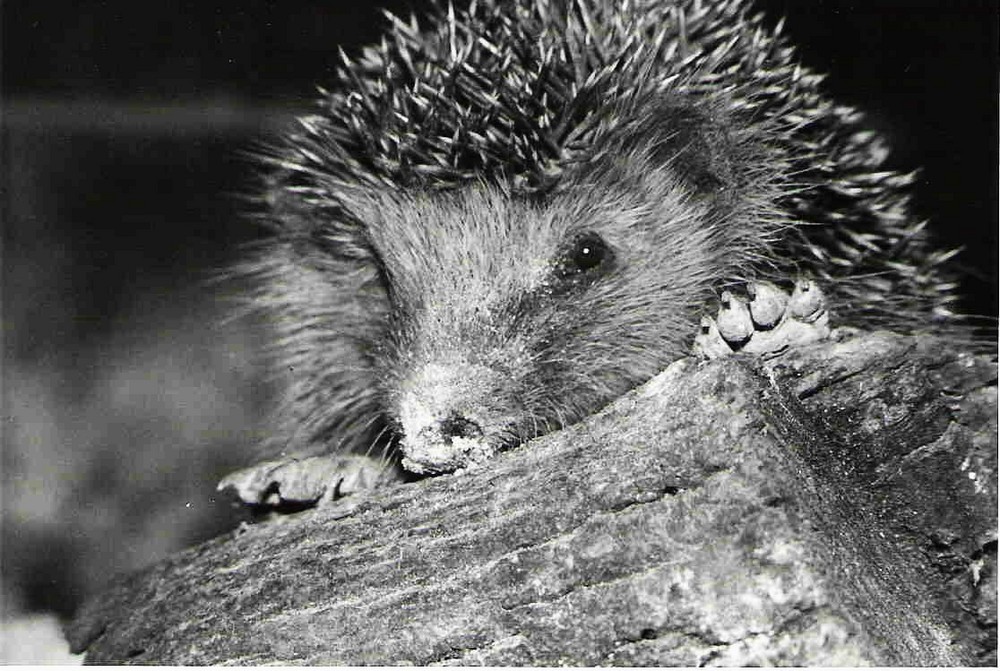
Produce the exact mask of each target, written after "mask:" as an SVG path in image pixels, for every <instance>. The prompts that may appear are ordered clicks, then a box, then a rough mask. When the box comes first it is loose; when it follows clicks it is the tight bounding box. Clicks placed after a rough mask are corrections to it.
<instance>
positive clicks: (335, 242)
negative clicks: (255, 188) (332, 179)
mask: <svg viewBox="0 0 1000 671" xmlns="http://www.w3.org/2000/svg"><path fill="white" fill-rule="evenodd" d="M297 177H298V179H297ZM266 180H267V182H266V189H265V204H266V207H267V209H268V211H269V219H270V220H271V221H272V223H273V228H274V230H275V233H276V234H277V237H278V238H279V239H283V240H285V241H286V242H288V243H290V244H291V246H292V248H293V249H295V250H297V251H298V252H299V254H300V255H301V256H302V257H303V258H310V257H312V256H313V255H314V254H316V253H317V252H318V253H320V254H321V255H322V256H325V257H339V258H343V259H366V258H368V257H369V256H370V244H369V240H368V232H367V226H366V224H365V219H364V218H363V217H362V216H359V215H358V214H356V213H355V212H354V211H352V209H351V207H350V203H351V202H352V201H351V200H350V199H349V198H347V196H346V194H347V192H346V191H344V192H342V193H337V194H336V195H333V194H324V193H323V192H322V191H321V190H319V189H317V188H316V186H315V185H314V184H310V183H304V182H303V180H302V179H301V177H299V176H298V175H297V173H294V172H292V171H289V170H282V171H277V172H275V173H272V174H271V175H268V176H267V177H266Z"/></svg>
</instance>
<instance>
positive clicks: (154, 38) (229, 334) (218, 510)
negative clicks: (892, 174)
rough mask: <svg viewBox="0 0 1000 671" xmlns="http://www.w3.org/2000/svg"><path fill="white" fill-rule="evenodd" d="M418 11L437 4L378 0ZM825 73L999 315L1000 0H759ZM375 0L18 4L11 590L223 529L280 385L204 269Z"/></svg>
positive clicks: (83, 573)
mask: <svg viewBox="0 0 1000 671" xmlns="http://www.w3.org/2000/svg"><path fill="white" fill-rule="evenodd" d="M382 4H384V5H385V6H387V7H391V8H392V9H393V10H395V11H402V12H403V13H406V11H407V8H409V7H410V6H415V7H417V9H418V11H419V6H420V3H418V2H412V3H402V2H392V3H382ZM758 6H759V7H760V8H761V9H763V10H765V11H766V12H767V13H768V15H769V17H770V18H771V19H772V20H776V19H777V18H778V17H780V16H781V15H784V16H786V17H787V21H786V24H785V31H786V34H787V35H788V36H789V37H790V39H791V41H792V42H793V43H794V44H796V45H798V46H799V49H800V51H799V53H800V55H801V59H802V61H803V62H804V63H805V64H806V65H808V66H810V67H812V68H813V69H815V70H818V71H821V72H827V73H829V75H830V76H829V79H828V80H827V91H828V92H829V93H830V94H831V95H832V96H833V97H835V98H837V99H839V100H841V101H843V102H847V103H851V104H853V105H855V106H857V107H860V108H863V109H864V110H866V111H867V112H868V113H869V123H870V124H871V125H872V126H874V127H876V128H877V129H879V130H880V131H881V132H883V133H884V134H885V135H886V136H888V138H889V139H890V142H891V144H892V146H893V148H894V153H893V154H892V157H891V163H892V165H893V166H894V167H897V168H901V169H905V170H909V169H912V168H917V167H922V168H923V172H922V173H921V177H920V181H919V185H918V188H917V189H916V192H915V198H914V203H915V209H916V210H917V211H918V212H919V213H920V214H921V215H922V216H925V217H927V218H929V219H930V220H931V222H932V228H933V229H934V230H935V232H936V235H937V236H938V238H939V240H940V244H941V245H942V246H946V247H951V246H958V245H964V246H965V248H966V249H965V252H964V253H963V254H962V255H961V257H960V262H959V264H958V268H959V269H960V271H961V272H962V290H963V292H964V294H965V296H966V297H967V298H966V302H965V304H964V306H963V307H964V309H965V311H966V312H968V313H971V314H979V315H985V316H992V317H995V316H996V309H997V211H998V210H997V207H998V205H997V185H998V175H997V146H998V138H997V78H998V67H997V65H998V63H997V61H998V58H997V53H998V43H997V24H998V12H997V3H996V2H994V1H992V0H991V1H982V2H974V1H960V0H950V1H946V2H931V1H928V0H924V1H922V2H913V1H909V2H903V1H895V2H890V1H888V0H881V1H877V2H876V1H871V0H868V1H861V0H858V1H857V2H847V1H842V2H834V1H832V0H827V1H810V2H806V1H802V0H766V1H763V2H758ZM381 22H382V19H381V16H380V14H379V12H378V11H377V9H375V8H374V7H370V6H368V5H365V4H363V3H360V2H357V1H356V0H355V1H352V2H333V1H330V2H320V1H318V0H314V1H299V2H292V1H284V2H280V3H279V2H268V1H263V0H242V1H240V2H235V1H230V2H221V1H215V2H211V1H203V2H174V3H149V4H147V3H140V2H136V1H135V0H110V1H104V2H80V3H51V2H49V3H40V2H30V1H29V0H20V1H16V0H15V1H11V2H6V3H3V16H2V36H0V44H2V48H3V54H2V58H3V60H2V65H3V82H2V93H3V105H4V106H3V134H2V151H3V154H2V159H3V181H2V188H3V200H2V206H3V210H2V216H3V274H2V280H3V285H2V291H3V295H2V298H3V323H4V330H3V337H4V345H3V353H4V362H3V363H4V369H3V384H4V390H3V391H4V397H3V403H4V407H3V418H4V423H3V427H4V432H3V464H2V465H3V485H4V487H3V518H2V519H3V528H2V531H3V538H2V541H3V543H2V562H3V563H2V567H0V568H2V574H0V577H2V580H3V595H2V596H3V600H4V603H5V608H6V609H7V611H8V614H11V613H18V612H31V611H38V610H49V611H55V612H58V613H61V614H67V613H69V612H71V611H72V609H73V608H74V607H75V606H76V605H77V603H78V601H79V599H80V598H81V597H82V596H83V595H84V594H86V593H88V592H90V591H92V590H94V589H96V588H98V587H100V585H102V584H103V583H105V582H106V581H107V580H109V579H110V578H111V576H112V575H113V574H114V573H115V572H116V571H125V570H131V569H134V568H136V567H138V566H141V565H143V564H145V563H148V562H150V561H154V560H156V559H159V558H161V557H162V556H164V555H165V554H166V553H169V552H171V551H173V550H176V549H178V548H180V547H183V546H185V545H188V544H190V543H193V542H196V541H198V540H200V539H203V538H206V537H209V536H211V535H214V534H216V533H219V532H221V531H222V530H224V529H227V528H230V527H231V526H232V525H233V524H235V523H236V522H237V521H238V520H239V519H240V518H241V517H240V516H241V513H240V511H238V510H236V509H235V508H234V507H233V506H232V504H231V503H230V502H229V501H228V499H227V498H226V497H224V496H221V497H216V495H215V493H214V489H213V483H214V482H215V481H216V480H217V479H218V478H219V477H220V476H221V475H223V474H225V473H226V472H227V471H228V470H231V469H233V468H235V467H238V466H240V465H243V464H246V463H247V462H249V461H251V460H252V450H251V448H250V447H249V446H251V445H253V444H254V443H255V442H256V438H257V436H258V435H260V432H261V431H263V424H262V422H261V417H262V416H263V409H264V408H265V407H266V402H267V399H268V394H269V389H268V386H267V383H266V381H265V380H263V379H261V377H260V372H259V371H258V370H257V368H256V367H255V366H254V363H253V362H254V361H255V357H256V356H257V354H258V351H259V348H260V335H259V332H258V331H257V330H256V329H255V328H254V325H253V324H252V323H248V322H243V323H232V322H225V321H224V320H222V315H224V314H225V313H226V310H227V308H226V301H227V300H228V295H227V294H228V292H231V291H232V290H233V289H232V287H227V288H224V289H220V288H219V287H218V286H217V285H212V284H206V278H208V277H210V275H211V272H212V271H213V269H217V268H220V267H224V266H225V264H226V263H228V262H229V261H231V260H232V259H233V258H235V257H236V256H237V255H238V253H239V252H238V249H239V245H240V243H242V242H245V241H248V240H251V239H253V238H254V237H255V236H256V235H257V231H256V230H255V229H254V227H253V226H252V225H250V224H249V223H248V222H246V221H245V220H244V218H242V217H241V212H242V211H243V208H244V206H243V205H242V204H241V202H240V200H239V198H237V197H236V196H237V194H239V193H242V192H246V191H247V190H248V189H251V188H252V186H253V183H254V181H253V167H252V163H251V162H250V161H248V160H247V159H246V158H245V157H244V153H245V151H246V150H248V149H251V148H253V146H254V143H255V142H256V141H258V140H259V139H260V138H261V137H266V136H268V135H269V134H273V133H275V132H276V131H277V129H279V128H281V127H282V126H283V125H284V124H286V123H288V121H289V119H290V118H291V116H292V115H293V114H294V113H296V112H302V111H307V110H308V109H309V104H310V102H311V99H312V97H313V90H314V89H313V85H314V84H322V83H324V82H329V81H330V80H331V73H332V70H333V68H334V66H335V64H336V62H337V57H336V49H337V47H338V46H340V47H343V48H345V49H346V50H348V51H350V50H351V49H353V48H356V47H357V46H359V45H361V44H364V43H366V42H369V41H373V40H374V39H376V37H377V35H378V26H379V25H381Z"/></svg>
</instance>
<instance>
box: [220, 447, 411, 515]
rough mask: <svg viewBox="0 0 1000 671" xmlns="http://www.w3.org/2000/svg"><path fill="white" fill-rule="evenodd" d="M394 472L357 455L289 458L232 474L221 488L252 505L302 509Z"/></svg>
mask: <svg viewBox="0 0 1000 671" xmlns="http://www.w3.org/2000/svg"><path fill="white" fill-rule="evenodd" d="M394 475H395V473H394V471H393V467H392V466H391V465H389V464H386V463H385V462H383V461H379V460H377V459H373V458H372V457H366V456H362V455H357V454H327V455H318V456H312V457H289V458H287V459H278V460H275V461H264V462H261V463H259V464H255V465H253V466H250V467H249V468H244V469H241V470H239V471H236V472H235V473H230V474H229V475H227V476H226V477H224V478H223V479H222V480H221V481H220V482H219V485H218V487H217V489H218V490H219V491H222V490H225V489H232V490H233V491H235V492H236V495H237V496H238V497H239V498H240V500H241V501H243V502H244V503H247V504H250V505H255V506H265V507H267V508H275V509H280V508H290V509H297V508H298V509H301V508H303V507H308V506H310V505H314V504H316V503H322V502H324V501H332V500H335V499H338V498H341V497H344V496H347V495H348V494H353V493H356V492H359V491H362V490H365V489H372V488H374V487H376V486H378V485H379V484H382V483H384V482H386V481H388V480H392V479H394Z"/></svg>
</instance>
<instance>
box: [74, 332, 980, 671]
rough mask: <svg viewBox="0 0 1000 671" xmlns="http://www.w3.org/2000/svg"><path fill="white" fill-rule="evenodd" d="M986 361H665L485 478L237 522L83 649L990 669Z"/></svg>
mask: <svg viewBox="0 0 1000 671" xmlns="http://www.w3.org/2000/svg"><path fill="white" fill-rule="evenodd" d="M996 403H997V388H996V366H995V363H994V362H992V361H990V360H989V359H986V358H983V357H976V356H974V355H972V354H969V353H964V352H959V351H956V350H954V349H950V348H948V347H947V346H946V345H945V344H943V343H942V342H941V341H938V340H934V339H929V338H912V337H904V336H899V335H894V334H889V333H881V332H880V333H872V334H858V333H853V332H842V333H840V334H839V335H838V337H837V338H835V339H833V340H831V341H829V342H826V343H822V344H819V345H815V346H810V347H803V348H800V349H797V350H795V351H790V352H788V353H785V354H783V355H782V356H779V357H775V358H773V359H770V360H766V361H765V360H762V359H760V358H753V357H749V356H733V357H730V358H727V359H723V360H717V361H713V362H708V363H703V362H697V361H694V360H683V361H679V362H676V363H675V364H673V365H671V366H670V367H669V368H668V369H667V370H666V371H664V372H663V373H662V374H660V375H659V376H657V377H656V378H654V379H653V380H651V381H650V382H648V383H647V384H645V385H643V386H641V387H639V388H637V389H636V390H634V391H633V392H631V393H629V394H627V395H625V396H624V397H622V398H621V399H619V400H617V401H616V402H614V403H612V404H611V405H609V406H608V407H607V408H605V409H604V410H602V411H600V412H598V413H597V414H595V415H594V416H592V417H589V418H587V419H586V420H584V421H582V422H580V423H578V424H576V425H574V426H571V427H568V428H567V429H565V430H562V431H559V432H557V433H554V434H550V435H548V436H544V437H542V438H539V439H536V440H533V441H531V442H529V443H527V444H525V445H523V446H521V447H519V448H516V449H513V450H511V451H509V452H507V453H504V454H502V455H500V456H499V457H498V458H497V459H495V460H494V461H493V462H492V463H491V464H489V466H488V467H486V468H484V469H482V470H478V471H475V472H460V473H455V474H452V475H447V476H441V477H435V478H430V479H425V480H422V481H419V482H416V483H410V484H405V485H397V486H392V487H388V488H384V489H380V490H376V491H373V492H370V493H367V494H363V495H356V496H350V497H347V498H344V499H341V500H339V501H336V502H333V503H332V504H330V505H327V506H324V507H321V508H317V509H313V510H309V511H305V512H302V513H297V514H294V515H288V516H283V517H278V518H275V519H272V520H270V521H267V522H265V523H261V524H255V525H249V526H245V527H243V528H241V529H239V530H236V531H234V532H232V533H230V534H228V535H226V536H223V537H220V538H217V539H214V540H212V541H209V542H207V543H205V544H203V545H201V546H198V547H195V548H192V549H189V550H187V551H184V552H181V553H179V554H177V555H176V556H173V557H171V558H169V559H168V560H166V561H164V562H163V563H161V564H159V565H156V566H153V567H151V568H149V569H147V570H145V571H142V572H139V573H138V574H135V575H132V576H130V577H128V578H126V579H124V580H123V581H121V582H120V583H119V584H118V585H117V586H116V587H114V588H113V589H111V590H110V591H109V592H107V593H105V594H103V595H100V596H98V597H97V598H95V599H93V600H91V601H89V602H88V603H87V604H86V605H85V606H84V607H83V608H82V610H81V611H80V612H79V613H78V615H77V617H76V618H75V620H74V621H73V622H72V623H71V624H70V626H69V627H68V630H67V635H68V638H69V639H70V641H71V645H72V648H73V649H74V650H75V651H78V652H79V651H83V650H85V649H86V650H87V661H88V662H92V663H93V662H97V663H141V664H171V665H177V664H185V665H186V664H312V665H334V664H336V665H339V664H350V665H358V664H383V665H384V664H421V665H427V664H447V665H469V664H489V665H504V666H507V665H554V664H571V665H588V666H589V665H661V666H670V665H686V666H697V665H748V664H754V665H757V664H769V665H770V664H785V665H824V666H833V665H856V664H858V665H860V664H877V665H905V666H911V665H957V664H962V665H995V663H996V530H997V520H996V510H997V475H996V466H997V450H996V448H997V405H996Z"/></svg>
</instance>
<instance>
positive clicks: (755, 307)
mask: <svg viewBox="0 0 1000 671" xmlns="http://www.w3.org/2000/svg"><path fill="white" fill-rule="evenodd" d="M720 305H721V307H720V308H719V311H718V315H717V316H716V317H715V319H713V318H711V317H707V316H706V317H703V318H702V322H701V331H700V332H699V333H698V335H697V336H696V337H695V340H694V347H693V349H694V353H695V354H696V355H698V356H701V357H703V358H706V359H716V358H719V357H721V356H726V355H728V354H731V353H733V352H748V353H751V354H764V355H767V354H776V353H779V352H783V351H785V350H786V349H788V348H789V347H794V346H797V345H804V344H807V343H811V342H816V341H818V340H823V339H825V338H826V337H827V336H829V334H830V320H829V314H828V312H827V310H826V298H825V296H824V295H823V292H822V291H821V290H820V288H819V287H818V286H817V285H816V283H815V282H813V281H812V280H809V279H799V280H797V281H796V283H795V288H794V290H793V291H792V293H791V295H789V294H788V293H787V292H785V291H783V290H782V289H780V288H778V287H776V286H775V285H773V284H770V283H767V282H751V283H750V284H748V285H747V299H746V300H744V299H742V298H739V297H736V296H734V295H732V294H730V293H729V292H728V291H726V292H723V293H722V297H721V299H720Z"/></svg>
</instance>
